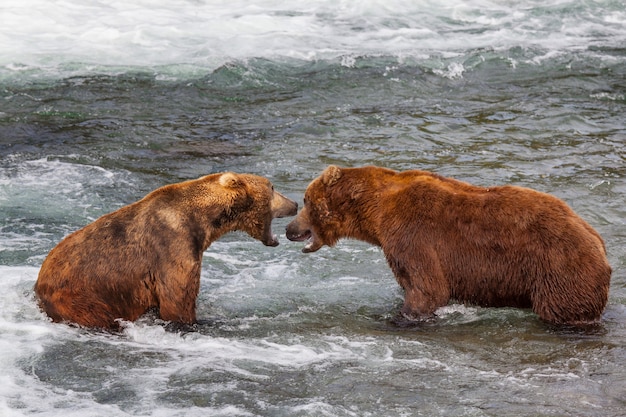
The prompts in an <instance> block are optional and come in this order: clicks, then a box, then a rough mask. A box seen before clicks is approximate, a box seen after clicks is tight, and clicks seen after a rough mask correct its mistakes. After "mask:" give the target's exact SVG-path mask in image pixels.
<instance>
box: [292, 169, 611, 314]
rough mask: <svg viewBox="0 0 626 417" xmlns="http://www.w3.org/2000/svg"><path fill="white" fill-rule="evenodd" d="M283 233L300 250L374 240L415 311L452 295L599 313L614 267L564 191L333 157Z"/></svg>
mask: <svg viewBox="0 0 626 417" xmlns="http://www.w3.org/2000/svg"><path fill="white" fill-rule="evenodd" d="M287 238H288V239H290V240H293V241H308V243H307V245H306V246H305V248H304V249H303V252H314V251H316V250H318V249H320V248H321V247H322V246H323V245H328V246H333V245H334V244H335V243H336V242H337V241H338V240H339V239H340V238H353V239H358V240H362V241H365V242H369V243H371V244H372V245H377V246H380V247H381V248H382V250H383V252H384V254H385V257H386V258H387V261H388V263H389V266H390V267H391V269H392V271H393V273H394V275H395V277H396V279H397V281H398V283H399V284H400V286H401V287H402V288H403V289H404V292H405V300H404V305H403V307H402V309H401V312H400V313H399V316H400V317H401V318H404V319H409V320H420V319H423V318H426V317H430V316H432V315H433V313H434V312H435V310H436V309H437V308H439V307H442V306H444V305H446V304H448V303H449V301H450V300H451V299H454V300H457V301H459V302H463V303H471V304H476V305H480V306H491V307H501V306H511V307H522V308H532V309H533V311H534V312H535V313H537V314H538V315H539V317H540V318H541V319H543V320H545V321H546V322H549V323H554V324H569V325H584V324H588V323H595V322H597V321H598V320H599V319H600V316H601V314H602V312H603V310H604V308H605V305H606V303H607V298H608V291H609V281H610V276H611V267H610V266H609V264H608V261H607V258H606V251H605V246H604V242H603V240H602V238H601V237H600V235H599V234H598V233H597V232H596V231H595V230H594V229H593V228H592V227H591V226H590V225H589V224H587V223H586V222H585V221H584V220H582V219H581V218H580V217H579V216H578V215H576V214H575V213H574V212H573V211H572V209H570V208H569V207H568V206H567V205H566V204H565V203H564V202H563V201H562V200H560V199H558V198H556V197H554V196H551V195H549V194H545V193H541V192H538V191H534V190H531V189H528V188H522V187H516V186H501V187H489V188H483V187H477V186H474V185H471V184H468V183H465V182H461V181H457V180H454V179H451V178H445V177H442V176H440V175H437V174H433V173H430V172H425V171H417V170H416V171H406V172H396V171H393V170H390V169H385V168H379V167H373V166H369V167H362V168H339V167H337V166H329V167H328V168H327V169H326V170H325V171H324V172H323V173H322V175H321V176H320V177H319V178H317V179H315V180H313V181H312V182H311V183H310V185H309V186H308V188H307V190H306V193H305V197H304V207H303V208H302V210H301V211H300V213H299V214H298V215H297V217H296V218H295V219H294V220H293V221H292V222H291V223H290V224H289V225H288V226H287Z"/></svg>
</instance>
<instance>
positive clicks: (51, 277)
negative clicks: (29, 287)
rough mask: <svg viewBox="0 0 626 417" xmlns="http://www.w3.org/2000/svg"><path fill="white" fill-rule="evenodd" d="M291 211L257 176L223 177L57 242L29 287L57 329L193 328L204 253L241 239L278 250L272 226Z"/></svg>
mask: <svg viewBox="0 0 626 417" xmlns="http://www.w3.org/2000/svg"><path fill="white" fill-rule="evenodd" d="M297 209H298V205H297V203H295V202H293V201H291V200H289V199H287V198H285V197H284V196H283V195H281V194H280V193H278V192H276V191H274V187H273V186H272V184H271V183H270V181H269V180H267V179H266V178H263V177H259V176H256V175H248V174H235V173H230V172H227V173H220V174H213V175H207V176H205V177H202V178H199V179H196V180H191V181H185V182H182V183H178V184H172V185H167V186H164V187H161V188H158V189H157V190H155V191H153V192H151V193H150V194H148V195H147V196H146V197H144V198H143V199H141V200H139V201H137V202H135V203H133V204H130V205H128V206H125V207H122V208H121V209H119V210H117V211H115V212H113V213H110V214H107V215H104V216H102V217H100V218H99V219H98V220H96V221H95V222H93V223H91V224H89V225H87V226H86V227H84V228H83V229H81V230H78V231H76V232H74V233H72V234H71V235H69V236H67V237H66V238H65V239H63V240H62V241H61V242H60V243H59V244H58V245H57V246H56V247H55V248H54V249H52V251H51V252H50V253H49V255H48V257H47V258H46V259H45V261H44V262H43V265H42V266H41V270H40V271H39V277H38V279H37V283H36V284H35V293H36V295H37V297H38V299H39V304H40V306H41V308H42V309H43V310H44V311H45V312H46V313H47V314H48V315H49V316H50V317H51V318H52V320H53V321H55V322H62V321H63V322H72V323H76V324H79V325H83V326H88V327H100V328H109V329H115V328H118V321H117V319H124V320H130V321H134V320H136V319H137V318H138V317H139V316H141V315H142V314H144V313H145V312H146V311H147V310H148V309H151V308H157V309H158V311H159V316H160V317H161V318H162V319H163V320H167V321H172V322H176V323H182V324H193V323H195V322H196V298H197V295H198V291H199V288H200V268H201V262H202V253H203V252H204V251H205V250H206V249H207V248H208V247H209V245H210V244H211V243H212V242H213V241H215V240H216V239H218V238H219V237H220V236H222V235H223V234H225V233H227V232H230V231H234V230H242V231H245V232H247V233H248V234H249V235H250V236H252V237H253V238H255V239H258V240H260V241H261V242H263V244H265V245H267V246H277V245H278V240H277V238H276V236H274V235H273V234H272V229H271V223H272V219H274V218H277V217H285V216H293V215H295V214H296V212H297Z"/></svg>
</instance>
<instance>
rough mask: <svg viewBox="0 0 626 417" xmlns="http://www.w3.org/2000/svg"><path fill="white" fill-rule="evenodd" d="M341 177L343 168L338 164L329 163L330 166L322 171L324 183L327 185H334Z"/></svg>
mask: <svg viewBox="0 0 626 417" xmlns="http://www.w3.org/2000/svg"><path fill="white" fill-rule="evenodd" d="M339 178H341V168H339V167H338V166H337V165H329V166H328V168H326V169H325V170H324V172H322V183H324V184H326V185H333V184H334V183H336V182H337V180H338V179H339Z"/></svg>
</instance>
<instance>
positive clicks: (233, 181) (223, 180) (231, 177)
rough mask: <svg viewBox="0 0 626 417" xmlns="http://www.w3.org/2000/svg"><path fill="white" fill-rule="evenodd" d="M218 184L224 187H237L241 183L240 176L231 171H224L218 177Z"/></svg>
mask: <svg viewBox="0 0 626 417" xmlns="http://www.w3.org/2000/svg"><path fill="white" fill-rule="evenodd" d="M219 181H220V185H221V186H222V187H224V188H237V187H241V186H242V185H243V181H242V180H241V178H239V177H238V176H237V174H234V173H232V172H225V173H224V174H222V176H221V177H220V180H219Z"/></svg>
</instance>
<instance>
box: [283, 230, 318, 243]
mask: <svg viewBox="0 0 626 417" xmlns="http://www.w3.org/2000/svg"><path fill="white" fill-rule="evenodd" d="M312 237H313V233H311V231H310V230H306V231H305V232H303V233H300V234H299V235H295V236H294V235H288V236H287V238H288V239H289V240H291V241H293V242H302V241H305V240H309V239H311V238H312Z"/></svg>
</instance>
